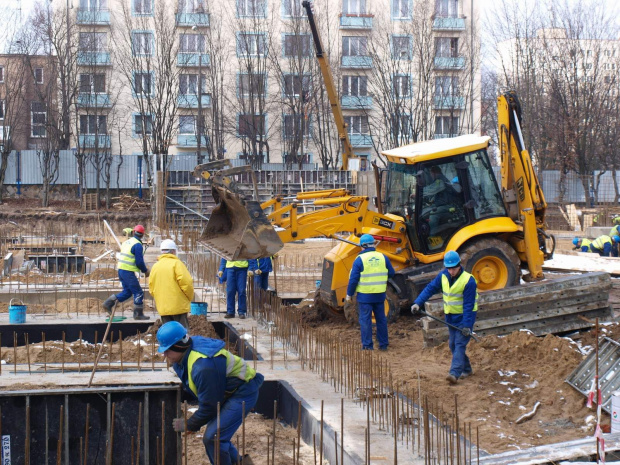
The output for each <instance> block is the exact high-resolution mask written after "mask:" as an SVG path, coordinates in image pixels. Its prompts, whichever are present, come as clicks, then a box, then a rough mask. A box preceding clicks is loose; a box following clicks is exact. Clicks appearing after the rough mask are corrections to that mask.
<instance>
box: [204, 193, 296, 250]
mask: <svg viewBox="0 0 620 465" xmlns="http://www.w3.org/2000/svg"><path fill="white" fill-rule="evenodd" d="M212 189H213V198H214V199H215V201H216V202H218V204H217V206H216V207H215V208H214V209H213V212H212V213H211V217H210V218H209V221H208V223H207V226H206V228H205V229H204V231H203V232H202V236H201V238H200V242H202V243H203V244H204V245H206V246H207V248H209V249H210V250H213V251H214V252H216V253H217V254H218V255H221V256H222V257H224V258H225V259H226V260H248V259H252V258H261V257H271V256H272V255H274V254H276V253H277V252H278V251H279V250H280V249H281V248H282V247H284V244H283V243H282V240H281V239H280V237H279V236H278V234H277V233H276V231H275V229H274V228H273V226H272V224H271V223H270V222H269V220H268V219H267V217H266V216H265V213H264V212H263V209H262V208H261V206H260V203H259V202H257V201H256V200H246V199H244V198H243V196H241V195H240V194H236V193H233V192H231V191H230V190H228V189H226V188H224V187H220V186H216V185H213V186H212Z"/></svg>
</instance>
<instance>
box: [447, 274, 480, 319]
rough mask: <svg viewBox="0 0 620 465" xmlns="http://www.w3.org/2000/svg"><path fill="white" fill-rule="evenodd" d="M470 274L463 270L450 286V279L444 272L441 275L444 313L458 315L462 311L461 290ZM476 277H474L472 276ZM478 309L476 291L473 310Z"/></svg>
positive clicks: (463, 288)
mask: <svg viewBox="0 0 620 465" xmlns="http://www.w3.org/2000/svg"><path fill="white" fill-rule="evenodd" d="M469 278H471V274H469V273H468V272H467V271H463V272H462V273H461V276H459V279H457V280H456V281H454V283H453V284H452V286H450V280H449V279H448V277H447V276H446V275H445V274H444V275H442V276H441V290H442V292H443V311H444V313H446V314H448V313H451V314H454V315H458V314H461V313H463V291H464V290H465V285H466V284H467V283H468V282H469ZM474 279H476V278H474ZM477 311H478V291H476V300H475V302H474V312H477Z"/></svg>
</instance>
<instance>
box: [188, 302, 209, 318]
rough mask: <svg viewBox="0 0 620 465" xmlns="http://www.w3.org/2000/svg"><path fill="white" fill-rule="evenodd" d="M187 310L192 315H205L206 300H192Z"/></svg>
mask: <svg viewBox="0 0 620 465" xmlns="http://www.w3.org/2000/svg"><path fill="white" fill-rule="evenodd" d="M189 312H190V313H191V314H192V315H206V314H207V303H206V302H192V303H191V304H190V310H189Z"/></svg>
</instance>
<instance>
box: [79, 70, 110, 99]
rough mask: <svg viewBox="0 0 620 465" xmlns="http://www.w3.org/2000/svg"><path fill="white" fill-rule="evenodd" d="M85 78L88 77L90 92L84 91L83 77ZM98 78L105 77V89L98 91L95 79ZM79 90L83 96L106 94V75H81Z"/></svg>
mask: <svg viewBox="0 0 620 465" xmlns="http://www.w3.org/2000/svg"><path fill="white" fill-rule="evenodd" d="M83 76H88V77H87V79H88V89H89V90H88V92H85V91H83V90H82V84H83V81H82V77H83ZM96 76H103V89H101V90H96V85H95V83H96V82H97V81H96V79H95V77H96ZM79 86H80V87H79V90H80V93H81V94H105V92H106V90H105V89H106V76H105V73H80V84H79Z"/></svg>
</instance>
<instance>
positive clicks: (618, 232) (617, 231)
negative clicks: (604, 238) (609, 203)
mask: <svg viewBox="0 0 620 465" xmlns="http://www.w3.org/2000/svg"><path fill="white" fill-rule="evenodd" d="M618 228H620V226H614V227H613V228H611V229H610V230H609V237H612V236H620V229H618Z"/></svg>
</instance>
